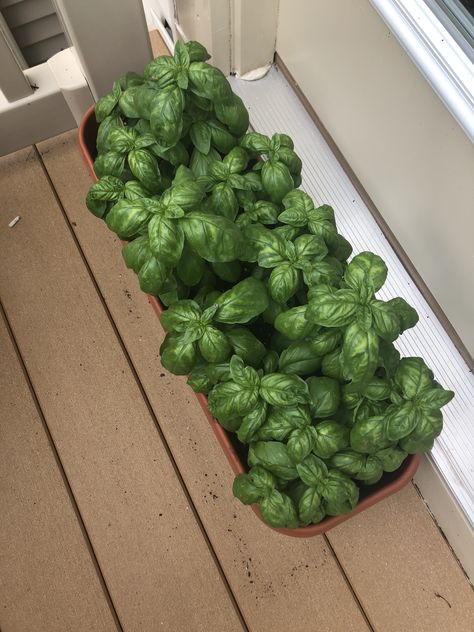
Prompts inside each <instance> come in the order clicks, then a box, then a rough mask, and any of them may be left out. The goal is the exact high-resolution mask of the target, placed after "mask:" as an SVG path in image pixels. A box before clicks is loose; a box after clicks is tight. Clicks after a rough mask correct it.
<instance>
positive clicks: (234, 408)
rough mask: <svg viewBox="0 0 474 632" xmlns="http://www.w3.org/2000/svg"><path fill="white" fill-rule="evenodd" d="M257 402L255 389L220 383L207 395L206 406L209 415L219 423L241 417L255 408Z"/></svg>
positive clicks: (231, 383) (256, 390)
mask: <svg viewBox="0 0 474 632" xmlns="http://www.w3.org/2000/svg"><path fill="white" fill-rule="evenodd" d="M257 400H258V389H257V388H256V387H244V386H242V385H240V384H237V383H235V382H222V383H220V384H217V385H216V386H214V388H213V389H212V391H211V392H210V393H209V398H208V405H209V410H210V411H211V413H212V414H213V415H214V417H216V418H217V419H218V420H219V421H221V419H222V420H224V421H225V420H226V419H232V418H234V417H243V416H244V415H247V414H248V413H249V412H250V411H251V410H252V409H253V408H254V406H255V404H256V403H257Z"/></svg>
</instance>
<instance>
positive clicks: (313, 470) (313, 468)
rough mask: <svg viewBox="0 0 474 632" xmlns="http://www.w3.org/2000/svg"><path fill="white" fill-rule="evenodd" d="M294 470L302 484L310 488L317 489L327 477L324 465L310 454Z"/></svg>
mask: <svg viewBox="0 0 474 632" xmlns="http://www.w3.org/2000/svg"><path fill="white" fill-rule="evenodd" d="M296 469H297V471H298V475H299V477H300V478H301V480H302V481H303V483H305V484H306V485H309V486H310V487H317V486H318V485H319V484H320V483H321V482H322V481H323V480H324V479H325V478H326V477H327V475H328V468H327V466H326V464H325V463H324V461H322V460H321V459H320V458H318V457H317V456H314V454H310V455H309V456H307V457H306V458H305V459H304V461H303V462H302V463H298V464H297V465H296Z"/></svg>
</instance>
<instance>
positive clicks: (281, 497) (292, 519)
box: [258, 489, 298, 529]
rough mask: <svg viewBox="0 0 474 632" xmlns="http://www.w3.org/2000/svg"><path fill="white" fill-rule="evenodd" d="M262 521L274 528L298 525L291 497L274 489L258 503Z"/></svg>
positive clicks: (290, 527)
mask: <svg viewBox="0 0 474 632" xmlns="http://www.w3.org/2000/svg"><path fill="white" fill-rule="evenodd" d="M258 506H259V509H260V514H261V516H262V519H263V521H264V522H266V523H267V524H268V525H270V526H271V527H274V528H275V529H294V528H296V527H297V526H298V516H297V514H296V509H295V507H294V505H293V503H292V501H291V499H290V498H289V497H288V496H287V495H286V494H284V493H282V492H279V491H277V490H276V489H274V490H273V491H272V492H271V493H270V494H269V495H268V496H266V497H265V498H263V499H262V500H261V501H260V503H259V505H258Z"/></svg>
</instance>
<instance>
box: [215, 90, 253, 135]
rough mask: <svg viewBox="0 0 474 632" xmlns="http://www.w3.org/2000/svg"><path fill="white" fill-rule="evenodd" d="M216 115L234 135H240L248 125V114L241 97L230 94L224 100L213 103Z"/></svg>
mask: <svg viewBox="0 0 474 632" xmlns="http://www.w3.org/2000/svg"><path fill="white" fill-rule="evenodd" d="M214 111H215V113H216V117H217V118H218V119H219V121H220V122H221V123H224V124H225V125H227V127H228V128H229V130H230V132H231V133H232V134H234V135H235V136H238V137H239V136H242V134H245V132H246V131H247V129H248V126H249V114H248V112H247V108H246V107H245V105H244V103H243V101H242V99H241V98H240V97H238V96H237V95H236V94H231V95H230V96H229V97H227V98H226V99H225V100H222V101H218V102H216V103H214Z"/></svg>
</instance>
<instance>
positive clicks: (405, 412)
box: [385, 402, 420, 441]
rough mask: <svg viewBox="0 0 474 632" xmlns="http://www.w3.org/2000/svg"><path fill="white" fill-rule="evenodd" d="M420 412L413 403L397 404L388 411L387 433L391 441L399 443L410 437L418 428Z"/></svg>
mask: <svg viewBox="0 0 474 632" xmlns="http://www.w3.org/2000/svg"><path fill="white" fill-rule="evenodd" d="M419 419H420V412H419V410H418V409H417V407H416V406H415V405H414V403H413V402H404V403H403V404H401V405H400V406H396V405H395V404H394V405H392V406H390V408H389V409H388V410H387V417H386V428H385V432H386V435H387V438H388V439H389V440H390V441H399V440H400V439H403V437H406V436H408V435H409V434H410V433H411V432H412V431H413V430H414V429H415V427H416V425H417V423H418V421H419Z"/></svg>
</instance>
